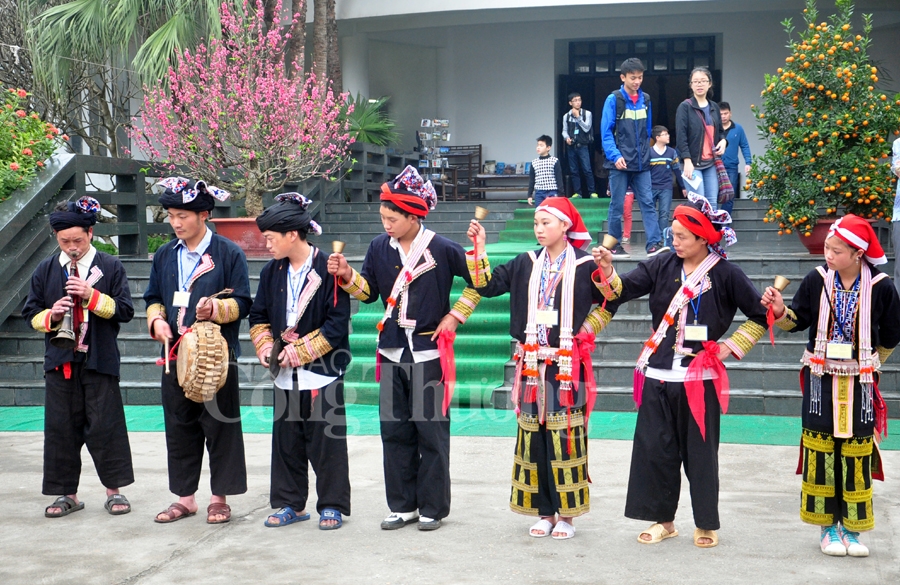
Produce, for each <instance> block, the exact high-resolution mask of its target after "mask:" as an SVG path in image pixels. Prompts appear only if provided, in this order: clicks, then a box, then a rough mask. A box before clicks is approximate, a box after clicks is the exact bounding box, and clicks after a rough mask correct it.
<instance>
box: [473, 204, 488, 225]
mask: <svg viewBox="0 0 900 585" xmlns="http://www.w3.org/2000/svg"><path fill="white" fill-rule="evenodd" d="M489 213H490V210H488V209H485V208H484V207H481V206H480V205H476V206H475V219H477V220H478V221H484V220H485V218H487V216H488V214H489Z"/></svg>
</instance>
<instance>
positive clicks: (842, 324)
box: [829, 272, 860, 342]
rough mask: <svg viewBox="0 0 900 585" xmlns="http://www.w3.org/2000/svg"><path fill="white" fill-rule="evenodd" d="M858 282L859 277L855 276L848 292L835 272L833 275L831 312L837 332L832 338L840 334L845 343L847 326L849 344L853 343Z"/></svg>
mask: <svg viewBox="0 0 900 585" xmlns="http://www.w3.org/2000/svg"><path fill="white" fill-rule="evenodd" d="M859 282H860V277H859V276H857V277H856V281H854V283H853V286H852V287H851V288H850V290H845V289H844V288H843V283H842V282H841V276H840V275H839V274H838V273H837V272H835V274H834V303H833V304H832V312H833V313H834V322H835V324H836V325H837V328H838V331H837V332H834V333H833V335H832V338H834V337H836V334H840V336H841V341H842V342H846V341H847V333H848V331H847V326H848V325H849V326H850V330H849V334H850V335H849V337H850V342H852V341H853V321H854V319H855V317H856V309H857V301H858V299H859ZM829 300H830V299H829Z"/></svg>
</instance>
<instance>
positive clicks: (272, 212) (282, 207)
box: [256, 192, 322, 236]
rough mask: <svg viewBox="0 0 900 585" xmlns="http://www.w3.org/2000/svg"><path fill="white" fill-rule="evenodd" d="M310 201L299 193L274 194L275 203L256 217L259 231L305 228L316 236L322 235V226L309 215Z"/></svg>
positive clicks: (282, 231) (280, 231) (288, 230)
mask: <svg viewBox="0 0 900 585" xmlns="http://www.w3.org/2000/svg"><path fill="white" fill-rule="evenodd" d="M311 203H312V200H311V199H308V198H306V197H304V196H303V195H301V194H300V193H293V192H292V193H282V194H280V195H276V196H275V204H274V205H272V206H270V207H269V208H268V209H266V210H265V211H263V212H262V213H261V214H260V215H259V217H257V218H256V226H257V227H258V228H259V231H261V232H265V231H272V232H278V233H281V234H283V233H286V232H291V231H294V230H304V229H305V230H307V231H308V232H311V233H313V234H315V235H317V236H321V235H322V226H320V225H319V224H318V223H316V222H315V221H313V219H312V218H311V217H310V216H309V206H310V204H311Z"/></svg>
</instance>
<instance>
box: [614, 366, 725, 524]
mask: <svg viewBox="0 0 900 585" xmlns="http://www.w3.org/2000/svg"><path fill="white" fill-rule="evenodd" d="M704 387H705V389H706V394H705V399H706V440H705V441H704V440H703V437H702V436H701V435H700V427H698V426H697V423H696V422H695V421H694V417H693V415H692V414H691V409H690V407H689V406H688V402H687V395H686V394H685V390H684V384H682V383H677V382H660V381H659V380H651V379H649V378H648V379H647V380H646V381H645V382H644V396H643V401H642V404H641V407H640V409H639V410H638V418H637V426H636V427H635V429H634V445H633V447H632V452H631V474H630V475H629V477H628V496H627V498H626V500H625V516H626V517H628V518H634V519H635V520H648V521H650V522H671V521H673V520H674V519H675V511H676V510H677V509H678V497H679V495H680V493H681V466H682V465H684V473H685V475H686V476H687V478H688V481H689V482H690V484H691V505H692V507H693V510H694V524H695V525H696V526H697V528H702V529H705V530H718V529H719V418H720V412H719V400H718V398H717V397H716V390H715V387H714V386H713V383H712V381H710V380H707V381H706V382H704Z"/></svg>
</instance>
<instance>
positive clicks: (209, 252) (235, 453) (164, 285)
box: [144, 177, 251, 524]
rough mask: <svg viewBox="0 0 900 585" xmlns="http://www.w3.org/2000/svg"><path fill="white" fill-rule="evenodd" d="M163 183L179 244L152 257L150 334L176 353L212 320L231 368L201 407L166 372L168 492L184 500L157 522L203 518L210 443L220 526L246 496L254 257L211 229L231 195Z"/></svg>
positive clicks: (177, 180) (163, 199) (209, 517)
mask: <svg viewBox="0 0 900 585" xmlns="http://www.w3.org/2000/svg"><path fill="white" fill-rule="evenodd" d="M161 184H162V185H163V186H164V187H165V188H166V190H165V193H163V194H162V196H160V198H159V204H160V205H162V206H163V207H164V208H165V209H166V210H167V211H168V218H169V223H170V224H171V226H172V229H173V230H174V231H175V235H176V236H177V238H176V239H175V240H172V241H170V242H168V243H167V244H166V245H164V246H163V247H161V248H160V249H159V250H157V251H156V254H154V255H153V264H152V265H151V267H150V280H149V282H148V283H147V290H146V291H145V292H144V301H145V302H146V303H147V326H148V328H149V330H150V335H151V336H152V337H153V338H154V339H156V340H157V341H159V342H160V343H164V342H165V341H166V340H169V341H170V342H172V344H173V345H172V348H173V350H174V344H175V343H178V340H179V339H181V336H182V335H184V333H185V332H186V331H187V329H188V327H190V326H191V325H192V324H193V323H194V322H195V321H212V322H213V323H217V324H219V325H221V327H222V329H221V331H222V337H223V338H224V339H225V341H226V342H227V343H228V354H229V355H228V364H229V365H228V378H227V380H226V382H225V385H224V386H223V387H222V388H221V389H220V390H219V391H218V392H217V393H216V395H215V397H213V399H212V400H211V401H210V402H204V403H202V404H200V403H197V402H194V401H192V400H190V399H188V398H187V397H186V396H185V395H184V390H183V389H182V387H181V386H180V385H179V384H178V375H177V372H176V368H171V371H170V373H169V374H166V373H163V374H162V406H163V415H164V418H165V424H166V451H167V453H168V464H169V490H170V491H172V493H174V494H175V495H177V496H178V501H177V502H174V503H173V504H172V505H170V506H169V507H168V509H166V510H164V511H162V512H160V513H159V514H157V515H156V521H157V522H159V523H161V524H164V523H168V522H175V521H176V520H181V519H183V518H186V517H188V516H193V515H194V514H196V513H197V508H198V506H197V501H196V499H195V497H194V494H195V493H196V491H197V487H198V485H199V483H200V470H201V468H202V466H203V447H204V444H205V445H206V448H207V451H208V452H209V471H210V488H211V490H212V496H211V498H210V504H209V506H207V508H206V521H207V522H208V523H209V524H221V523H223V522H228V521H230V520H231V507H230V506H229V505H228V504H227V503H225V498H226V497H227V496H231V495H237V494H243V493H244V492H246V491H247V467H246V463H245V461H244V436H243V433H242V430H241V410H240V395H239V389H238V369H237V358H238V357H239V356H240V350H241V346H240V342H239V340H238V333H239V330H240V322H241V319H243V318H244V317H246V316H247V313H248V311H249V310H250V304H251V299H250V279H249V278H248V275H247V259H246V258H245V257H244V253H243V252H242V251H241V249H240V248H238V247H237V244H235V243H233V242H231V241H229V240H226V239H225V238H223V237H221V236H219V235H217V234H214V233H212V231H211V230H210V229H209V228H208V227H206V220H207V219H208V218H209V215H210V213H211V212H212V210H213V208H214V207H215V200H216V199H218V200H220V201H223V200H225V199H227V198H228V197H229V194H228V193H227V192H226V191H222V190H221V189H218V188H216V187H213V186H212V185H207V184H206V183H205V182H204V181H196V182H194V181H189V180H188V179H185V178H182V177H172V178H168V179H164V180H163V181H161ZM225 289H231V291H232V292H231V293H229V296H228V298H210V297H212V296H213V295H215V294H217V293H219V292H221V291H223V290H225Z"/></svg>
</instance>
